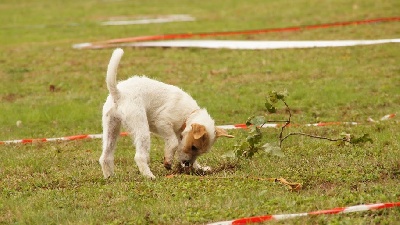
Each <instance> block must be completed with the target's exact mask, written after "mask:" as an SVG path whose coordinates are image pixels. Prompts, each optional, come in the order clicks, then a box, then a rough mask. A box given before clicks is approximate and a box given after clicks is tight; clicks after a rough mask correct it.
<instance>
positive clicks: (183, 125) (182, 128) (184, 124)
mask: <svg viewBox="0 0 400 225" xmlns="http://www.w3.org/2000/svg"><path fill="white" fill-rule="evenodd" d="M198 111H200V109H196V110H193V111H192V112H191V113H190V114H189V116H187V117H186V119H185V121H184V122H183V124H182V126H181V128H180V129H179V132H180V133H181V136H180V138H181V140H182V138H183V137H182V132H183V131H184V130H185V128H186V122H187V120H188V119H189V117H190V116H192V115H193V114H195V113H196V112H198Z"/></svg>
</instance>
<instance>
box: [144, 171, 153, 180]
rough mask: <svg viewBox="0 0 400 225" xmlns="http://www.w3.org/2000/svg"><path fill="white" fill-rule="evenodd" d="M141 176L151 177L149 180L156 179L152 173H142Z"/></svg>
mask: <svg viewBox="0 0 400 225" xmlns="http://www.w3.org/2000/svg"><path fill="white" fill-rule="evenodd" d="M143 176H145V177H146V178H148V179H151V180H155V179H156V176H154V174H152V173H150V174H143Z"/></svg>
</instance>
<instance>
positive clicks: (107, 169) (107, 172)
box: [99, 158, 114, 179]
mask: <svg viewBox="0 0 400 225" xmlns="http://www.w3.org/2000/svg"><path fill="white" fill-rule="evenodd" d="M99 162H100V165H101V169H102V171H103V176H104V178H105V179H107V178H109V177H111V176H113V175H114V162H113V161H112V160H108V161H107V160H104V159H103V158H100V160H99Z"/></svg>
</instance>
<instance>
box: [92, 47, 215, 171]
mask: <svg viewBox="0 0 400 225" xmlns="http://www.w3.org/2000/svg"><path fill="white" fill-rule="evenodd" d="M122 55H123V50H122V49H116V50H115V51H114V52H113V54H112V57H111V59H110V63H109V65H108V70H107V78H106V82H107V88H108V90H109V92H110V95H109V96H108V98H107V100H106V102H105V104H104V106H103V118H102V121H103V152H102V155H101V157H100V159H99V162H100V165H101V167H102V170H103V175H104V177H105V178H107V177H109V176H111V175H113V173H114V152H115V146H116V140H117V138H118V136H119V132H120V128H121V124H122V125H124V126H125V127H126V128H127V130H128V132H129V133H130V135H131V137H132V139H133V142H134V144H135V146H136V154H135V162H136V164H137V166H138V168H139V171H140V172H141V173H142V174H143V175H144V176H146V177H149V178H155V176H154V175H153V173H152V172H151V170H150V168H149V166H148V162H149V160H150V155H149V153H150V132H153V133H156V134H158V135H159V136H161V137H162V138H163V139H164V140H165V153H164V157H165V160H166V161H167V162H172V160H173V158H174V154H175V152H176V151H181V149H180V148H181V142H183V140H185V138H186V136H187V134H188V133H189V131H190V130H191V124H193V123H197V124H201V125H203V126H205V127H206V130H207V133H208V135H209V137H210V143H211V144H212V143H214V141H215V138H216V135H215V133H216V131H215V126H214V120H213V119H212V118H211V117H210V115H209V114H208V113H207V111H206V110H205V109H200V107H199V106H198V105H197V103H196V101H195V100H194V99H193V98H192V97H191V96H190V95H188V94H187V93H186V92H184V91H182V90H181V89H180V88H178V87H175V86H172V85H168V84H165V83H162V82H159V81H156V80H152V79H149V78H147V77H145V76H141V77H139V76H134V77H132V78H129V79H128V80H125V81H122V82H120V83H118V84H117V82H116V76H117V68H118V64H119V61H120V60H121V57H122ZM184 123H186V127H185V129H184V131H183V132H182V130H181V128H182V125H183V124H184ZM181 135H182V137H183V138H182V140H181ZM209 147H211V145H210V146H209ZM178 155H179V157H181V159H180V160H184V159H185V157H186V156H185V154H184V153H180V154H178ZM193 166H194V167H196V168H201V166H200V165H199V164H198V163H197V162H195V163H194V164H193ZM204 169H209V167H204Z"/></svg>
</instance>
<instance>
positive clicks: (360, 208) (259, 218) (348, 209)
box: [208, 202, 400, 225]
mask: <svg viewBox="0 0 400 225" xmlns="http://www.w3.org/2000/svg"><path fill="white" fill-rule="evenodd" d="M392 207H400V202H393V203H377V204H368V205H356V206H350V207H339V208H334V209H328V210H319V211H314V212H307V213H295V214H278V215H265V216H255V217H247V218H241V219H235V220H229V221H221V222H215V223H210V224H208V225H238V224H249V223H261V222H266V221H271V220H284V219H290V218H294V217H303V216H312V215H323V214H341V213H351V212H361V211H367V210H376V209H384V208H392Z"/></svg>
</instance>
